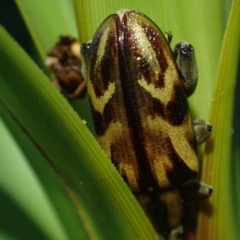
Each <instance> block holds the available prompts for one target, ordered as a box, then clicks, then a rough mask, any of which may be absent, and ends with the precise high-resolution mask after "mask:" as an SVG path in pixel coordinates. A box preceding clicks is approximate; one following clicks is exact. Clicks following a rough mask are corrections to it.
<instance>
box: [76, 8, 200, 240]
mask: <svg viewBox="0 0 240 240" xmlns="http://www.w3.org/2000/svg"><path fill="white" fill-rule="evenodd" d="M81 53H82V55H83V59H85V61H84V63H83V73H84V76H85V79H86V81H87V89H88V94H89V98H90V103H91V107H92V112H93V118H94V122H95V130H96V135H97V138H98V141H99V143H100V145H101V146H102V148H103V149H104V150H105V151H106V153H107V155H108V156H109V158H110V159H111V160H112V162H113V163H114V165H115V166H116V168H117V169H118V171H119V172H120V174H121V175H122V177H123V178H124V180H125V181H126V182H127V184H128V185H129V187H130V188H131V190H132V191H133V192H136V196H137V198H138V199H139V201H140V202H141V204H142V205H143V206H144V207H145V210H146V212H147V213H148V215H149V216H150V218H151V219H153V220H156V221H158V222H159V225H160V227H156V228H157V229H158V230H160V231H162V232H164V231H169V229H171V228H172V227H177V226H178V224H179V223H180V220H181V217H182V206H181V205H182V200H181V196H180V193H179V191H178V189H179V188H181V187H182V186H184V184H186V183H189V182H191V181H194V180H195V179H196V178H197V176H198V171H199V166H198V165H199V164H198V157H197V142H196V137H195V133H194V129H193V124H192V119H191V116H190V112H189V108H188V102H187V98H186V94H185V92H184V89H183V84H182V82H181V77H180V74H179V70H178V68H177V65H176V63H175V60H174V56H173V53H172V51H171V49H170V47H169V44H168V42H167V40H166V39H165V37H164V35H163V33H162V32H161V30H160V29H159V28H158V27H157V26H156V24H155V23H154V22H152V21H151V20H150V19H149V18H148V17H146V16H145V15H144V14H142V13H140V12H137V11H127V10H124V11H119V12H118V13H117V14H112V15H110V16H109V17H107V18H106V19H105V20H104V22H103V23H102V24H101V25H100V27H99V28H98V30H97V31H96V33H95V35H94V37H93V40H92V42H90V43H87V44H85V45H83V46H82V48H81ZM145 197H146V198H145ZM150 203H151V204H152V203H153V205H151V204H150ZM171 206H174V207H173V208H171ZM173 212H174V213H173ZM169 214H172V215H174V214H175V215H176V216H172V215H171V216H170V215H169ZM156 221H155V222H156ZM166 235H168V234H166ZM173 239H174V238H173Z"/></svg>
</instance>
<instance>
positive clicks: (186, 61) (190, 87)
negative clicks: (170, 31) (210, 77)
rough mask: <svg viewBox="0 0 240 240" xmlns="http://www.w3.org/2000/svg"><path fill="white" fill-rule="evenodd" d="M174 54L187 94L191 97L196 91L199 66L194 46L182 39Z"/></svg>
mask: <svg viewBox="0 0 240 240" xmlns="http://www.w3.org/2000/svg"><path fill="white" fill-rule="evenodd" d="M173 56H174V58H175V61H176V64H177V67H178V70H179V72H180V75H181V80H182V83H183V88H184V91H185V94H186V96H187V97H189V96H191V95H192V94H193V92H194V91H195V89H196V86H197V82H198V67H197V61H196V58H195V52H194V48H193V46H192V45H191V44H189V43H187V42H185V41H180V42H179V43H177V44H176V46H175V48H174V50H173Z"/></svg>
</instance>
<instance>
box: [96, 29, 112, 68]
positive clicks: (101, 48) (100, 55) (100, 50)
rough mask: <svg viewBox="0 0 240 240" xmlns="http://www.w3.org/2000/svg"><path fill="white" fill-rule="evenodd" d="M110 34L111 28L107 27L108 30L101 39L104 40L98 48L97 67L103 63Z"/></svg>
mask: <svg viewBox="0 0 240 240" xmlns="http://www.w3.org/2000/svg"><path fill="white" fill-rule="evenodd" d="M108 33H109V27H106V29H105V30H104V32H103V35H102V37H101V38H102V39H101V41H100V44H99V47H98V52H97V61H96V66H99V64H100V63H101V61H102V58H103V56H104V54H105V47H106V43H107V40H108V37H109V35H108Z"/></svg>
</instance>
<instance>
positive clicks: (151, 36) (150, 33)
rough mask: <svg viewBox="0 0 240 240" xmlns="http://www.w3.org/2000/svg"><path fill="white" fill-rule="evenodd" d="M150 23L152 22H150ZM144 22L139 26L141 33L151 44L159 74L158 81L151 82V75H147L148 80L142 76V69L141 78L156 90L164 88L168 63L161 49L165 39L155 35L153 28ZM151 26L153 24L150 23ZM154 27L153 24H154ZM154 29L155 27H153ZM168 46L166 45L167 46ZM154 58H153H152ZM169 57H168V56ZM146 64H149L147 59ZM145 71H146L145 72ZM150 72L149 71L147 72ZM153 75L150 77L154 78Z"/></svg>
mask: <svg viewBox="0 0 240 240" xmlns="http://www.w3.org/2000/svg"><path fill="white" fill-rule="evenodd" d="M148 20H149V21H151V20H150V19H148ZM151 22H152V21H151ZM144 23H145V22H143V23H142V24H141V27H142V31H143V32H145V34H146V37H147V39H148V40H149V42H150V43H151V47H152V49H153V50H154V52H155V54H156V58H157V62H158V64H159V66H160V73H159V76H158V79H156V80H155V81H153V79H152V78H151V75H150V74H149V75H148V76H150V78H149V79H148V78H147V77H148V76H147V75H144V68H143V70H142V73H143V76H144V78H145V80H146V81H147V82H148V83H152V84H154V87H156V88H164V87H165V80H164V76H165V72H166V70H167V69H168V62H167V59H166V56H165V53H164V51H163V49H164V48H165V47H166V45H167V44H166V43H165V42H166V39H165V38H164V36H163V35H156V30H155V29H154V28H151V25H148V24H144ZM152 24H154V23H153V22H152ZM154 25H155V24H154ZM155 27H156V26H155ZM158 30H159V32H160V33H161V30H160V29H158ZM167 46H168V45H167ZM169 52H170V51H169ZM152 57H155V56H152ZM168 57H169V56H168ZM147 61H148V62H151V61H150V60H149V59H147ZM149 69H151V70H152V71H154V70H155V69H153V68H149ZM145 71H146V70H145ZM149 72H150V70H149ZM154 75H155V74H152V76H154Z"/></svg>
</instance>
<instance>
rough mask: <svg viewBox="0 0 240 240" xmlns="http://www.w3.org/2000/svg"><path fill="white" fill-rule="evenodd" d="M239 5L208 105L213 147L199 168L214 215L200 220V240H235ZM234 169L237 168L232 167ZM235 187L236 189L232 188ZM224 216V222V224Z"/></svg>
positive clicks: (234, 5) (232, 14)
mask: <svg viewBox="0 0 240 240" xmlns="http://www.w3.org/2000/svg"><path fill="white" fill-rule="evenodd" d="M239 11H240V2H239V1H237V0H236V1H235V0H234V1H233V2H232V7H231V12H230V14H229V20H228V24H227V28H226V31H225V36H224V40H223V44H222V51H221V55H220V58H219V67H218V72H217V76H216V85H215V89H214V92H213V96H212V101H211V111H210V121H211V123H212V124H213V125H214V128H215V131H214V133H213V136H212V139H214V142H213V143H211V142H210V143H209V144H208V145H207V149H206V151H207V152H208V154H207V156H206V158H205V162H204V163H205V164H204V166H203V178H204V180H205V181H207V182H208V183H211V184H212V186H213V188H214V189H215V191H214V195H213V197H212V198H211V203H212V206H213V207H214V212H213V214H212V216H211V217H209V216H206V215H201V216H200V219H201V221H200V223H201V224H200V227H199V231H200V232H201V235H200V239H238V237H237V236H238V227H237V222H236V216H238V215H239V211H237V212H236V209H238V210H239V202H237V201H236V197H235V196H236V195H237V196H238V197H237V198H239V191H238V190H237V187H235V188H233V187H232V186H231V185H232V183H233V182H234V183H235V181H236V180H237V176H236V173H235V174H234V172H235V170H234V167H233V166H234V165H233V166H231V164H232V161H231V158H232V155H233V156H234V154H238V153H239V152H238V150H237V151H236V152H235V153H231V150H232V144H233V143H232V140H233V135H232V134H233V129H232V124H233V101H234V93H235V88H236V80H237V68H238V60H239V50H240V28H239V22H240V15H239ZM236 166H238V165H237V164H236ZM235 186H236V185H235ZM226 216H227V220H226Z"/></svg>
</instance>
